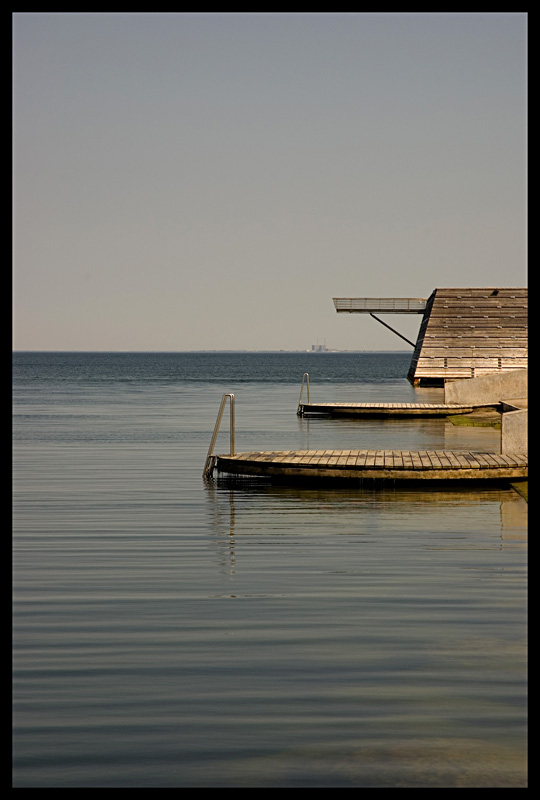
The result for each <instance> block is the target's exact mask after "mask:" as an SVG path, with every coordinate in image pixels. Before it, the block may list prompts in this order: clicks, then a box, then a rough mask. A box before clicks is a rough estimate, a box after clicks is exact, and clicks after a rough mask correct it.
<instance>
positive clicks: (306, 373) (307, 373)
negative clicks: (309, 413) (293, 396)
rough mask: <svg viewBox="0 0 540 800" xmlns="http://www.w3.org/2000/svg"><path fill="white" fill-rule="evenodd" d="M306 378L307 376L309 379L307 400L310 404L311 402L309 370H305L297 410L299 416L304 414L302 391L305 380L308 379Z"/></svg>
mask: <svg viewBox="0 0 540 800" xmlns="http://www.w3.org/2000/svg"><path fill="white" fill-rule="evenodd" d="M306 378H307V381H306V384H307V401H308V404H309V372H304V374H303V375H302V386H301V387H300V397H299V398H298V408H297V410H296V414H297V416H299V417H300V416H301V415H302V392H303V391H304V381H305V380H306Z"/></svg>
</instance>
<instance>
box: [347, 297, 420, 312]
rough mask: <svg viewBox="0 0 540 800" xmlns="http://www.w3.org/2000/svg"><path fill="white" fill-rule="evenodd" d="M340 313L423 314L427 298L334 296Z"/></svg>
mask: <svg viewBox="0 0 540 800" xmlns="http://www.w3.org/2000/svg"><path fill="white" fill-rule="evenodd" d="M332 299H333V301H334V305H335V307H336V311H337V312H338V314H340V313H341V314H371V313H372V312H373V311H379V312H380V313H382V314H423V313H424V309H425V307H426V303H427V300H426V299H425V298H422V297H333V298H332Z"/></svg>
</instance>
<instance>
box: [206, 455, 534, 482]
mask: <svg viewBox="0 0 540 800" xmlns="http://www.w3.org/2000/svg"><path fill="white" fill-rule="evenodd" d="M215 467H216V469H217V471H218V472H221V473H227V474H232V475H246V476H261V477H267V478H270V479H271V480H274V481H276V480H277V481H287V482H288V481H295V480H299V481H304V482H305V481H306V480H308V481H313V482H316V481H319V480H321V479H333V480H336V479H337V480H345V481H351V480H353V481H362V480H378V481H380V480H392V481H408V482H410V481H434V480H439V481H459V480H461V481H470V480H475V481H478V480H479V481H508V482H513V481H519V480H526V479H527V477H528V459H527V456H526V455H522V454H519V453H516V454H507V453H505V454H502V453H481V452H471V451H463V450H440V451H439V450H418V451H410V450H290V451H285V450H269V451H251V452H246V453H235V454H233V455H231V454H225V455H217V456H216V457H215Z"/></svg>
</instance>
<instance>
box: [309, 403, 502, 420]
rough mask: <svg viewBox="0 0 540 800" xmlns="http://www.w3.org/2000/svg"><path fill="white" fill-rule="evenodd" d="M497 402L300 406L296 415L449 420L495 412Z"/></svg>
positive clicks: (311, 404) (322, 404)
mask: <svg viewBox="0 0 540 800" xmlns="http://www.w3.org/2000/svg"><path fill="white" fill-rule="evenodd" d="M499 407H500V403H473V404H469V405H462V404H459V403H300V404H299V406H298V412H297V413H298V416H299V417H307V416H326V417H354V418H370V419H404V418H405V419H406V418H410V417H448V416H452V415H456V414H472V413H473V412H474V411H481V410H487V409H494V410H497V409H498V408H499Z"/></svg>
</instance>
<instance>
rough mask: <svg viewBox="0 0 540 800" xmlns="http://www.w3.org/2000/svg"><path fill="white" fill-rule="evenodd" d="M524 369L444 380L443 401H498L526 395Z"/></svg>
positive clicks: (525, 372)
mask: <svg viewBox="0 0 540 800" xmlns="http://www.w3.org/2000/svg"><path fill="white" fill-rule="evenodd" d="M527 375H528V370H526V369H513V370H510V371H509V372H494V373H493V374H492V375H480V376H479V377H478V378H458V379H457V380H455V381H445V384H444V402H445V403H498V402H500V401H501V400H511V399H512V398H524V397H527Z"/></svg>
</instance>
